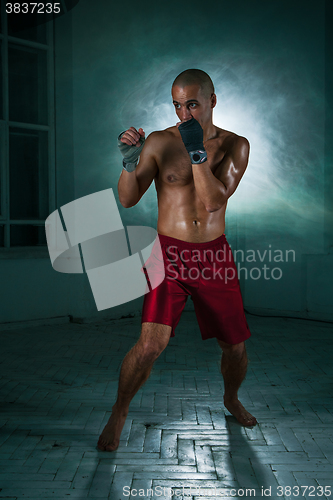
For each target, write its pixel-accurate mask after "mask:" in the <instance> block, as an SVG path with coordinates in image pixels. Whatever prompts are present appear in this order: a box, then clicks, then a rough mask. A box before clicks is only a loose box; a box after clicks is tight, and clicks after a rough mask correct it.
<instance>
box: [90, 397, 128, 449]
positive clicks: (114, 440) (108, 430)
mask: <svg viewBox="0 0 333 500" xmlns="http://www.w3.org/2000/svg"><path fill="white" fill-rule="evenodd" d="M127 413H128V411H127V412H125V413H124V411H121V412H119V410H117V406H116V404H115V405H114V406H113V407H112V413H111V416H110V418H109V421H108V423H107V424H106V426H105V427H104V429H103V431H102V434H101V435H100V437H99V440H98V443H97V447H98V448H99V449H100V450H102V451H115V450H116V449H117V448H118V446H119V439H120V434H121V431H122V430H123V427H124V424H125V420H126V417H127Z"/></svg>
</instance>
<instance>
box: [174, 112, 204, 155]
mask: <svg viewBox="0 0 333 500" xmlns="http://www.w3.org/2000/svg"><path fill="white" fill-rule="evenodd" d="M178 130H179V132H180V135H181V136H182V139H183V143H184V144H185V148H186V149H187V151H188V152H189V153H190V152H191V151H198V150H199V149H200V150H201V151H203V150H204V145H203V130H202V128H201V125H200V123H199V122H198V121H197V120H196V119H195V118H191V120H188V121H187V122H182V123H181V124H180V125H179V127H178Z"/></svg>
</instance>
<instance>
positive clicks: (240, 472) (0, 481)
mask: <svg viewBox="0 0 333 500" xmlns="http://www.w3.org/2000/svg"><path fill="white" fill-rule="evenodd" d="M248 322H249V325H250V329H251V331H252V337H251V338H250V339H249V340H248V341H247V351H248V357H249V368H248V373H247V377H246V380H245V381H244V383H243V385H242V387H241V389H240V391H239V395H240V399H241V401H242V402H243V404H244V406H246V407H247V408H248V410H249V411H250V412H251V413H253V414H254V415H255V416H256V417H257V419H258V425H257V426H255V427H252V428H243V427H242V426H240V425H239V424H238V423H237V421H236V419H235V418H234V417H233V416H231V415H230V414H229V412H228V411H226V410H225V408H224V406H223V379H222V376H221V373H220V361H221V349H220V348H219V347H218V346H217V343H216V341H215V339H210V340H208V341H202V340H201V336H200V332H199V330H198V326H197V322H196V319H195V315H194V313H193V312H185V313H184V314H183V316H182V318H181V321H180V323H179V325H178V327H177V330H176V337H174V338H171V339H170V342H169V345H168V347H167V348H166V349H165V350H164V351H163V353H162V354H161V356H160V357H159V358H158V359H157V360H156V362H155V364H154V367H153V370H152V373H151V376H150V378H149V379H148V381H147V382H146V383H145V384H144V385H143V386H142V388H141V389H140V390H139V392H138V393H137V395H136V396H135V398H134V399H133V401H132V403H131V406H130V411H129V415H128V418H127V420H126V423H125V426H124V429H123V432H122V435H121V441H120V446H119V448H118V450H117V451H116V452H112V453H107V452H101V451H100V450H98V449H97V447H96V444H97V440H98V436H99V433H100V432H101V430H102V429H103V427H104V425H105V424H106V422H107V421H108V419H109V417H110V414H111V410H112V406H113V404H114V401H115V398H116V394H117V388H118V376H119V370H120V366H121V362H122V360H123V359H124V356H125V354H126V352H127V351H128V350H129V349H130V348H131V347H132V346H133V345H134V343H135V342H136V340H137V339H138V337H139V333H140V320H139V318H133V319H124V320H119V321H110V322H107V321H104V322H101V323H100V324H99V323H97V322H96V323H93V324H91V325H88V324H83V325H78V324H60V325H51V326H48V327H42V326H39V327H36V328H26V329H19V330H10V332H9V331H7V332H6V331H1V332H0V341H1V345H2V352H1V353H0V360H1V363H2V379H1V380H0V393H1V400H2V402H3V405H2V406H3V412H2V417H1V419H0V468H1V473H0V498H7V499H11V498H13V499H14V498H15V499H20V500H21V499H23V498H29V499H48V498H53V499H54V500H60V499H61V500H63V499H64V498H68V497H72V498H80V499H81V500H83V499H84V498H89V499H94V498H96V499H99V500H101V499H107V498H108V499H109V498H110V499H112V500H118V498H119V499H120V498H138V496H135V495H131V496H130V497H129V496H124V495H123V493H124V490H123V488H124V486H127V487H129V488H132V489H134V490H135V489H136V490H137V491H138V490H139V489H140V488H141V489H142V490H149V488H152V487H156V486H161V487H162V486H163V487H165V488H176V487H178V488H182V487H184V486H188V487H189V486H190V485H192V486H193V487H194V486H197V487H199V486H201V492H200V495H198V494H197V495H196V494H195V492H194V491H193V492H192V494H191V496H189V495H183V496H174V498H182V499H186V500H189V499H191V500H199V499H200V500H205V499H207V500H208V498H210V499H211V498H217V497H216V495H215V496H214V494H213V492H214V488H215V490H216V489H217V488H221V491H220V492H219V495H218V498H220V499H224V498H228V499H230V498H231V497H232V496H233V495H231V494H230V490H231V489H232V488H236V489H237V488H246V487H248V488H255V489H256V491H257V492H259V491H260V488H261V487H264V488H269V487H271V488H272V491H271V495H270V499H271V500H272V499H274V498H277V499H278V498H280V499H281V498H290V497H288V496H287V495H284V496H277V494H276V493H277V489H276V488H277V487H278V486H281V487H284V488H285V487H287V486H290V487H296V486H300V485H303V486H308V488H310V487H312V488H318V487H320V486H322V487H324V486H326V487H331V488H333V486H332V483H333V425H332V424H333V397H332V394H331V385H330V384H331V382H330V380H331V376H332V374H333V370H332V364H331V355H330V352H331V351H330V349H329V347H327V349H326V351H325V352H323V351H322V349H319V348H317V347H316V346H314V345H313V340H312V339H313V336H314V335H315V336H316V340H317V343H318V342H319V343H320V344H321V345H326V346H330V345H331V344H332V340H331V339H332V330H333V328H332V325H330V324H324V323H316V322H313V321H312V322H310V321H309V322H307V321H304V320H293V319H288V318H260V317H255V316H248ZM189 335H191V342H190V343H189V342H188V338H189ZM120 337H121V340H119V338H120ZM205 488H206V489H207V488H208V491H204V489H205ZM209 488H210V490H209ZM316 491H317V490H316ZM202 493H204V495H203V494H202ZM155 497H156V496H155ZM153 498H154V497H153V496H151V499H153ZM158 498H161V499H162V500H163V499H166V498H168V500H169V499H170V500H171V496H170V495H169V493H167V492H166V494H165V495H162V496H159V497H158ZM304 498H309V500H310V499H311V498H312V497H311V495H309V490H308V491H307V493H306V495H304ZM323 498H329V496H328V495H327V496H325V495H324V496H323ZM173 500H174V499H173Z"/></svg>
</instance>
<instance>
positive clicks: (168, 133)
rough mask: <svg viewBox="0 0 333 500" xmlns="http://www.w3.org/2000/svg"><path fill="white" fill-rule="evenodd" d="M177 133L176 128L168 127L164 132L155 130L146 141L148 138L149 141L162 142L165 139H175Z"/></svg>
mask: <svg viewBox="0 0 333 500" xmlns="http://www.w3.org/2000/svg"><path fill="white" fill-rule="evenodd" d="M176 131H177V127H176V126H174V127H168V128H165V129H164V130H155V131H154V132H151V133H150V134H149V136H148V137H147V139H148V138H149V139H150V141H151V142H152V141H163V140H167V139H171V138H172V137H175V135H176Z"/></svg>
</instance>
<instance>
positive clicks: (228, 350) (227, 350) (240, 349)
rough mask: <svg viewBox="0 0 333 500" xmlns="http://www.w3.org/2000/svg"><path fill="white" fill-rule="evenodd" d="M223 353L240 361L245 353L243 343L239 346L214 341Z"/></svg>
mask: <svg viewBox="0 0 333 500" xmlns="http://www.w3.org/2000/svg"><path fill="white" fill-rule="evenodd" d="M216 340H217V342H218V344H219V346H220V347H221V348H222V351H223V353H224V354H225V355H226V356H228V357H229V358H232V359H241V358H242V357H243V356H244V354H245V353H246V349H245V342H240V343H239V344H227V343H226V342H224V341H223V340H219V339H216Z"/></svg>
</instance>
